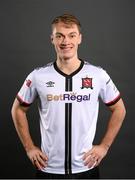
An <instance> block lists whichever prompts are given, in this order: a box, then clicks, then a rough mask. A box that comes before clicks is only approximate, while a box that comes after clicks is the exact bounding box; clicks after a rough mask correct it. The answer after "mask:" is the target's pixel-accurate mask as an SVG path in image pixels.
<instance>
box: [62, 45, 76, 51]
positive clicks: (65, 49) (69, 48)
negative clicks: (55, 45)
mask: <svg viewBox="0 0 135 180" xmlns="http://www.w3.org/2000/svg"><path fill="white" fill-rule="evenodd" d="M72 48H73V47H66V46H61V47H60V49H61V50H63V51H70V50H71V49H72Z"/></svg>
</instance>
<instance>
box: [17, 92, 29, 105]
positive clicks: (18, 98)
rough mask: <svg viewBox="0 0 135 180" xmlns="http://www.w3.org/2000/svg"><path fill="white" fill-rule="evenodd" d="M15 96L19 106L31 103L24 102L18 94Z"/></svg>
mask: <svg viewBox="0 0 135 180" xmlns="http://www.w3.org/2000/svg"><path fill="white" fill-rule="evenodd" d="M16 98H17V100H18V101H19V102H20V105H21V106H24V107H29V106H30V105H31V104H32V103H30V104H29V103H26V102H24V101H23V100H22V99H21V97H20V96H19V95H17V96H16Z"/></svg>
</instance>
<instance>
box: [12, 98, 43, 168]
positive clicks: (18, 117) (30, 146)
mask: <svg viewBox="0 0 135 180" xmlns="http://www.w3.org/2000/svg"><path fill="white" fill-rule="evenodd" d="M27 111H28V107H24V106H21V105H20V102H19V101H18V100H17V99H15V101H14V103H13V106H12V111H11V113H12V118H13V122H14V125H15V128H16V131H17V133H18V136H19V138H20V140H21V142H22V144H23V146H24V148H25V150H26V153H27V155H28V157H29V159H30V160H31V162H32V163H33V165H34V166H36V167H37V168H38V169H42V168H43V167H45V166H46V165H47V156H46V155H45V154H43V152H41V150H40V149H39V148H38V147H36V146H35V145H34V143H33V141H32V138H31V136H30V132H29V126H28V120H27V116H26V112H27Z"/></svg>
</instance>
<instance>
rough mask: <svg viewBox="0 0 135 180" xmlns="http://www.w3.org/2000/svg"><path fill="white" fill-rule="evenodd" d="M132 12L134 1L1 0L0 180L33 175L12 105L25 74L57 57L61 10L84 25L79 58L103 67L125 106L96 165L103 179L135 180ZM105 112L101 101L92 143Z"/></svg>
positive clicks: (33, 114) (35, 128)
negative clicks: (54, 38) (55, 29)
mask: <svg viewBox="0 0 135 180" xmlns="http://www.w3.org/2000/svg"><path fill="white" fill-rule="evenodd" d="M134 11H135V1H133V0H80V1H78V0H72V1H66V0H57V1H54V0H1V1H0V83H1V86H0V95H1V96H0V178H34V172H35V170H34V168H33V166H32V164H31V162H30V161H29V159H28V158H27V156H26V153H25V151H24V149H23V146H22V144H21V143H20V140H19V138H18V136H17V133H16V131H15V128H14V126H13V122H12V118H11V107H12V103H13V101H14V98H15V96H16V94H17V92H18V90H19V89H20V87H21V86H22V83H23V81H24V80H25V78H26V76H27V75H28V74H29V73H30V72H31V71H32V70H33V69H34V68H35V67H39V66H43V65H45V64H46V63H48V62H50V61H54V60H55V52H54V49H53V47H52V45H51V42H50V33H51V28H50V27H51V21H52V20H53V18H54V17H56V16H58V15H61V14H63V13H65V12H69V13H72V14H74V15H75V16H77V17H78V18H79V19H80V21H81V24H82V33H83V42H82V44H81V46H80V48H79V57H80V58H82V59H84V60H86V61H89V62H90V63H92V64H94V65H96V66H102V67H103V68H104V69H106V70H107V72H108V73H109V75H110V76H111V77H112V79H113V81H114V82H115V84H116V86H117V87H118V89H119V90H120V92H121V95H122V97H123V100H124V102H125V105H126V108H127V115H126V119H125V122H124V124H123V126H122V128H121V130H120V132H119V134H118V136H117V138H116V140H115V142H114V143H113V145H112V147H111V149H110V151H109V153H108V155H107V156H106V158H105V159H104V160H103V161H102V163H101V165H100V173H101V177H102V178H135V153H134V152H135V143H134V138H135V119H134V97H135V90H134V88H135V85H134V81H135V80H134V77H135V75H134V67H135V66H134V65H135V62H134V57H135V47H134V45H135V44H134V38H135V34H134V32H135V24H134V19H135V18H134V17H135V16H134ZM36 109H37V108H36V103H34V104H33V105H32V108H31V109H30V111H29V114H28V116H29V124H30V131H31V134H32V137H33V139H34V141H35V143H36V144H39V142H40V138H39V137H38V136H39V125H38V113H37V110H36ZM108 116H109V113H108V111H107V108H106V107H105V105H104V104H103V103H102V102H101V107H100V114H99V119H98V126H97V135H96V138H95V143H98V142H99V141H100V139H101V138H102V136H103V133H104V131H105V128H106V124H107V119H108ZM37 137H38V138H37Z"/></svg>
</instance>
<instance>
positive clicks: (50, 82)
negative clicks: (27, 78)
mask: <svg viewBox="0 0 135 180" xmlns="http://www.w3.org/2000/svg"><path fill="white" fill-rule="evenodd" d="M46 84H47V87H54V84H55V82H53V81H48V82H47V83H46Z"/></svg>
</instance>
